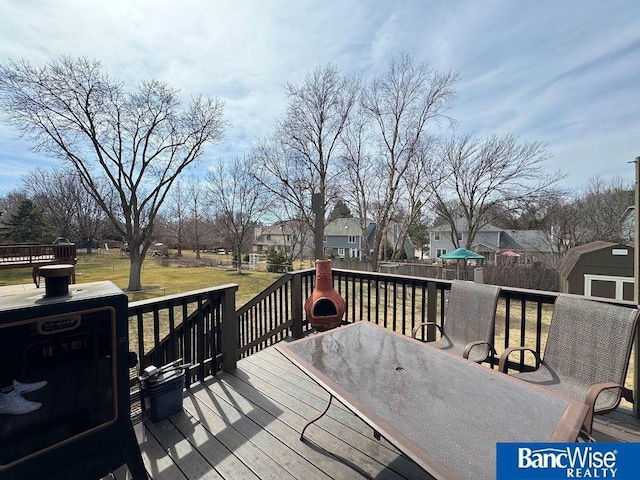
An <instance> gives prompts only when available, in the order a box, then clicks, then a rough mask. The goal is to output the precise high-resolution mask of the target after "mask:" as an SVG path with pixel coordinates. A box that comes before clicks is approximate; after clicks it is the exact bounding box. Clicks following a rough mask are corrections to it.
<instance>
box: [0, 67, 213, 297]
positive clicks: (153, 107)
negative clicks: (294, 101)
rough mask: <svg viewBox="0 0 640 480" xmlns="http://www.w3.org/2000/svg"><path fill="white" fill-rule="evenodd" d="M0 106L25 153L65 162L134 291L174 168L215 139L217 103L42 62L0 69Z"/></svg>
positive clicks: (152, 83) (157, 83)
mask: <svg viewBox="0 0 640 480" xmlns="http://www.w3.org/2000/svg"><path fill="white" fill-rule="evenodd" d="M0 105H1V106H2V107H3V110H4V112H5V116H6V117H7V120H8V121H9V122H10V123H11V124H13V126H14V127H15V128H17V129H18V130H19V131H20V132H21V133H22V134H23V135H24V136H26V137H27V138H29V139H30V140H31V141H32V142H33V145H34V149H35V150H37V151H42V152H45V153H48V154H50V155H52V156H54V157H56V158H59V159H61V160H63V161H65V162H67V163H68V164H69V165H71V166H72V167H73V168H74V169H75V170H76V172H77V173H78V175H79V176H80V179H81V181H82V184H83V186H84V187H85V188H86V189H87V191H89V192H90V193H91V195H92V196H93V198H94V199H95V200H96V201H97V202H98V203H99V204H100V206H101V207H102V209H103V210H104V212H105V214H106V215H107V216H108V217H109V219H110V220H111V222H112V223H113V225H114V227H115V228H116V229H117V230H118V232H119V233H120V234H121V235H122V236H123V237H124V239H125V240H126V241H127V242H128V243H129V252H130V261H131V269H130V274H129V287H128V289H129V290H140V289H141V288H142V284H141V281H140V271H141V268H142V261H143V259H144V256H145V255H146V252H147V250H148V248H149V246H150V244H151V240H152V235H153V227H154V222H155V219H156V216H157V215H158V211H159V209H160V208H161V206H162V204H163V202H164V201H165V199H166V197H167V194H168V192H169V190H170V188H171V186H172V185H173V183H174V182H175V180H176V179H177V177H178V176H179V175H180V173H181V172H182V171H183V170H184V169H185V168H186V167H188V166H189V165H191V164H192V163H193V162H195V161H196V160H197V159H198V157H199V156H200V155H201V153H202V150H203V147H204V145H205V144H207V143H210V142H215V141H218V140H220V138H221V137H222V132H223V127H224V122H223V119H222V107H223V106H222V103H221V102H220V101H219V100H216V99H205V98H202V97H194V98H192V100H191V102H190V104H189V105H188V107H187V108H186V109H185V110H181V108H180V107H181V104H180V100H179V97H178V92H177V91H176V90H174V89H172V88H171V87H170V86H169V85H168V84H166V83H164V82H160V81H155V80H152V81H145V82H142V83H140V85H139V86H138V87H137V88H136V89H135V90H133V91H126V90H125V88H124V86H123V84H122V83H120V82H117V81H115V80H113V79H112V78H110V77H108V76H107V75H105V74H104V73H102V71H101V67H100V63H99V62H97V61H95V60H89V59H86V58H79V59H72V58H70V57H61V58H60V59H59V60H54V61H52V62H51V63H49V64H47V65H45V66H44V67H37V66H34V65H31V64H30V63H29V62H27V61H24V60H23V61H18V62H8V63H5V64H3V65H2V66H0Z"/></svg>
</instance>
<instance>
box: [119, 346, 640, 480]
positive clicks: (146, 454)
mask: <svg viewBox="0 0 640 480" xmlns="http://www.w3.org/2000/svg"><path fill="white" fill-rule="evenodd" d="M328 398H329V396H328V394H327V393H326V392H325V391H324V390H322V389H321V388H320V387H318V386H317V385H316V384H315V383H314V382H313V381H311V380H310V379H309V378H308V377H307V376H306V375H305V374H304V373H302V372H301V371H300V370H299V369H298V368H297V367H295V366H294V365H293V364H291V363H290V362H289V361H288V360H286V359H285V358H284V357H283V356H282V355H281V354H280V353H279V352H277V351H276V350H275V349H274V348H267V349H265V350H263V351H261V352H259V353H256V354H254V355H251V356H249V357H247V358H245V359H243V360H240V361H239V363H238V368H237V370H236V371H235V372H234V373H233V374H222V375H220V376H219V377H217V378H213V379H211V380H209V381H207V382H205V383H204V384H202V385H199V386H198V385H196V386H194V387H193V388H192V389H191V391H190V392H187V393H186V394H185V397H184V412H182V413H179V414H176V415H173V416H172V417H170V418H169V419H166V420H163V421H161V422H158V423H156V424H153V423H151V422H145V425H146V429H145V436H146V441H143V442H142V443H141V450H142V455H143V459H144V463H145V465H146V467H147V470H148V472H149V474H150V475H151V477H152V478H153V479H154V480H162V479H167V480H174V479H189V480H195V479H204V478H206V479H238V480H245V479H249V480H250V479H274V480H286V479H300V480H313V479H329V478H333V479H358V478H375V479H416V478H430V477H429V476H428V475H426V474H425V473H424V472H423V471H422V470H421V469H420V468H419V467H417V466H416V465H415V464H414V463H413V462H411V461H410V460H409V459H407V458H406V457H404V456H403V455H401V454H399V453H398V452H397V451H396V450H395V449H394V448H393V447H392V446H391V445H390V444H389V443H388V442H386V441H385V440H384V439H383V440H381V441H376V440H375V439H374V438H373V432H372V430H371V429H370V428H369V427H368V426H367V425H365V424H364V422H362V421H361V420H359V419H358V418H357V417H356V416H355V415H353V414H351V413H350V412H349V411H347V410H346V409H345V408H344V407H343V406H342V405H340V404H339V403H338V402H335V403H334V404H333V405H332V406H331V408H330V409H329V412H328V414H327V415H325V416H324V417H322V418H321V419H320V420H319V421H318V422H317V423H315V424H314V425H312V426H310V427H309V429H308V430H307V432H306V433H305V438H306V439H307V440H306V441H305V442H301V441H300V440H299V435H300V431H301V429H302V427H303V426H304V424H305V422H306V421H307V419H308V418H310V417H312V416H313V415H315V414H317V413H318V412H319V411H321V410H322V409H324V407H325V406H326V403H327V401H328ZM416 407H417V408H419V407H418V406H416ZM631 422H632V419H631V417H630V416H628V415H623V414H620V413H614V414H611V415H609V416H606V417H598V418H597V419H596V424H595V427H594V429H595V430H596V432H595V436H596V438H597V439H598V440H601V441H625V442H628V441H636V442H640V424H638V423H631ZM425 428H428V426H425ZM116 478H118V479H123V478H130V477H129V475H128V473H127V472H126V470H124V469H121V470H120V471H118V472H116Z"/></svg>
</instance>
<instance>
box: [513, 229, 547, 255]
mask: <svg viewBox="0 0 640 480" xmlns="http://www.w3.org/2000/svg"><path fill="white" fill-rule="evenodd" d="M500 248H501V249H503V250H524V251H534V252H540V253H551V252H553V246H552V244H551V242H550V241H549V235H547V232H545V231H544V230H505V231H503V232H501V233H500Z"/></svg>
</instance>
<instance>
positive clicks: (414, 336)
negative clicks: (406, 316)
mask: <svg viewBox="0 0 640 480" xmlns="http://www.w3.org/2000/svg"><path fill="white" fill-rule="evenodd" d="M432 325H433V326H434V327H436V328H437V329H438V331H439V332H440V335H442V328H440V325H438V324H437V323H435V322H424V323H419V324H418V325H416V326H415V327H413V330H412V331H411V337H412V338H416V333H418V330H419V329H420V328H422V327H428V326H432Z"/></svg>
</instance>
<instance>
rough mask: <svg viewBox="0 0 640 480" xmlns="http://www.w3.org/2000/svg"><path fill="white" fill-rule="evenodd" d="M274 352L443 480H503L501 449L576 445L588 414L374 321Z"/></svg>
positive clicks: (578, 405) (573, 404)
mask: <svg viewBox="0 0 640 480" xmlns="http://www.w3.org/2000/svg"><path fill="white" fill-rule="evenodd" d="M276 348H277V349H278V350H279V351H280V352H281V353H282V354H283V355H285V356H286V357H287V358H289V359H290V360H291V361H292V362H294V363H295V364H297V365H298V366H299V367H300V368H301V369H302V370H303V371H304V372H305V373H306V374H307V375H309V376H310V377H311V378H313V379H314V380H315V381H316V382H317V383H318V384H319V385H320V386H322V387H323V388H324V389H325V390H326V391H327V392H329V393H330V395H331V396H332V397H335V398H336V399H338V400H339V401H340V402H341V403H343V404H344V405H345V406H346V407H347V408H349V409H350V410H351V411H353V412H354V413H355V414H356V415H358V416H359V417H360V418H362V419H363V420H364V421H365V422H366V423H367V424H369V425H370V426H371V427H372V428H373V429H374V430H375V431H376V432H379V433H380V434H381V435H382V436H383V437H385V438H386V439H387V440H388V441H389V442H391V443H392V444H394V445H395V446H396V447H397V448H398V449H399V450H400V451H402V452H403V453H405V454H406V455H407V456H408V457H409V458H411V459H412V460H413V461H415V462H416V463H417V464H418V465H420V466H421V467H422V468H423V469H424V470H426V471H427V472H428V473H429V474H431V475H433V476H434V477H436V478H465V479H479V478H487V479H488V478H495V471H496V466H495V461H496V443H497V442H548V441H556V442H573V441H575V440H576V438H577V436H578V433H579V431H580V427H581V425H582V422H583V420H584V417H585V415H586V413H587V407H586V406H585V405H584V404H582V403H579V402H574V401H572V400H569V399H566V398H564V397H560V396H558V395H556V394H555V393H552V392H550V391H547V390H544V389H542V388H539V387H537V386H534V385H530V384H527V383H525V382H522V381H520V380H518V379H515V378H512V377H509V376H508V375H505V374H503V373H499V372H497V371H494V370H491V369H489V368H487V367H485V366H482V365H478V364H476V363H474V362H470V361H468V360H464V359H462V358H460V357H456V356H453V355H450V354H448V353H446V352H442V351H441V350H439V349H437V348H433V347H430V346H429V345H428V344H425V343H422V342H419V341H417V340H414V339H412V338H409V337H407V336H404V335H400V334H397V333H394V332H392V331H390V330H387V329H385V328H382V327H379V326H377V325H374V324H372V323H369V322H356V323H354V324H351V325H348V326H344V327H340V328H337V329H334V330H330V331H327V332H324V333H319V334H312V335H310V336H308V337H305V338H303V339H300V340H295V341H292V342H290V343H288V344H286V345H279V346H277V347H276ZM313 421H315V419H314V420H313ZM305 428H306V427H305Z"/></svg>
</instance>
